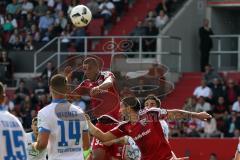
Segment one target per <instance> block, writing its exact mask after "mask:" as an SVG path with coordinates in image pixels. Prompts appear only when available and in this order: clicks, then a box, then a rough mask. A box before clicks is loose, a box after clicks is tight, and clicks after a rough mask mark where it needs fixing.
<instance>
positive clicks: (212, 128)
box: [204, 117, 220, 138]
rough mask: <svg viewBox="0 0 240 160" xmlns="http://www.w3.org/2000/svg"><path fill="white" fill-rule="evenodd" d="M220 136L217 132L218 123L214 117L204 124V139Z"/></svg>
mask: <svg viewBox="0 0 240 160" xmlns="http://www.w3.org/2000/svg"><path fill="white" fill-rule="evenodd" d="M218 136H220V134H219V131H218V130H217V122H216V119H215V118H214V117H212V118H211V119H209V120H207V121H205V122H204V137H207V138H209V137H218Z"/></svg>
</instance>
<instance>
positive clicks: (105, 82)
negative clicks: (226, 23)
mask: <svg viewBox="0 0 240 160" xmlns="http://www.w3.org/2000/svg"><path fill="white" fill-rule="evenodd" d="M65 70H66V69H65ZM68 70H69V71H65V74H66V72H68V73H69V72H71V69H69V68H68ZM83 71H84V75H85V76H86V79H85V80H84V81H83V82H82V83H81V84H80V85H79V86H78V87H77V88H76V89H74V91H73V92H72V95H81V93H82V89H83V88H90V96H95V95H97V94H100V93H101V92H103V91H108V92H109V93H110V94H111V95H110V94H109V96H114V97H115V98H117V99H118V103H116V104H115V105H114V106H112V108H110V109H109V108H107V109H106V108H104V106H103V108H100V109H101V113H105V115H103V116H101V117H98V116H99V113H98V112H99V111H100V109H99V108H96V107H99V103H102V102H99V101H97V100H94V99H91V101H90V107H91V111H92V112H93V116H94V117H95V118H98V119H97V120H98V122H97V124H96V126H97V127H98V128H99V129H101V131H103V132H107V131H109V130H111V129H112V128H114V127H116V126H117V124H118V121H117V120H118V119H119V108H120V101H119V95H118V92H117V90H116V87H115V77H114V74H113V73H112V72H109V71H100V67H99V63H98V61H97V59H96V58H93V57H88V58H86V59H85V60H84V61H83ZM69 75H70V74H69ZM69 75H68V76H67V77H69ZM108 98H110V97H108ZM108 101H111V98H110V99H108ZM105 103H106V102H103V104H105ZM102 110H103V111H102ZM121 148H122V145H117V144H114V145H112V146H110V147H107V146H104V145H103V144H102V143H101V142H100V141H99V140H98V139H96V138H94V139H93V141H92V150H93V151H92V153H93V155H92V157H93V159H97V160H106V159H110V158H109V157H111V159H120V157H121Z"/></svg>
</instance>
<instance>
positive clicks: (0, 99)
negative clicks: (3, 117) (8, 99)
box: [0, 82, 5, 104]
mask: <svg viewBox="0 0 240 160" xmlns="http://www.w3.org/2000/svg"><path fill="white" fill-rule="evenodd" d="M4 97H5V91H4V86H3V84H2V82H0V104H2V103H3V101H4Z"/></svg>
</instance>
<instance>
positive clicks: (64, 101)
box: [52, 99, 67, 103]
mask: <svg viewBox="0 0 240 160" xmlns="http://www.w3.org/2000/svg"><path fill="white" fill-rule="evenodd" d="M66 102H67V100H66V99H53V100H52V103H66Z"/></svg>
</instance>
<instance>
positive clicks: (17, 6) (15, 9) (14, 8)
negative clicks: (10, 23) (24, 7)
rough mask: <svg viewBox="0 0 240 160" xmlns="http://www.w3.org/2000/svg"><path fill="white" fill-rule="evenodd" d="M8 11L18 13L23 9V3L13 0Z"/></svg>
mask: <svg viewBox="0 0 240 160" xmlns="http://www.w3.org/2000/svg"><path fill="white" fill-rule="evenodd" d="M6 11H7V13H8V14H12V15H18V14H19V13H20V11H21V5H20V4H18V3H17V0H12V3H9V4H8V5H7V8H6Z"/></svg>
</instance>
